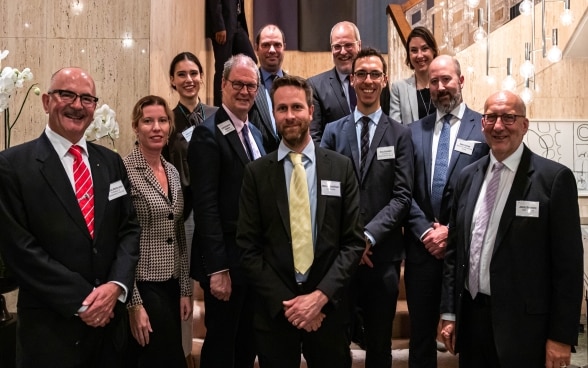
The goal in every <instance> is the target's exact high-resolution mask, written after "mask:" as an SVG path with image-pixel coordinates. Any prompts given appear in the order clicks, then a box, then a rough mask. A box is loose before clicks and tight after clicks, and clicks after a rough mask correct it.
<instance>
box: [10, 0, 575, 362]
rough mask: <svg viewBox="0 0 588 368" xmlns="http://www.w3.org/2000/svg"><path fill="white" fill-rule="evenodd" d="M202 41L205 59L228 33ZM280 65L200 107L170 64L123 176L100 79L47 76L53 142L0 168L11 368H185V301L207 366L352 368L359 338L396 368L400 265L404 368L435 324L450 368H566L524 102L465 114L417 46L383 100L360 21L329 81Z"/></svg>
mask: <svg viewBox="0 0 588 368" xmlns="http://www.w3.org/2000/svg"><path fill="white" fill-rule="evenodd" d="M228 3H231V4H233V5H235V3H236V4H237V7H238V9H236V10H235V11H237V10H238V11H239V12H240V11H241V10H240V7H241V6H242V2H240V1H237V2H235V1H232V2H231V1H228ZM239 15H241V13H239ZM232 26H236V27H237V29H240V28H241V30H243V27H242V26H243V24H242V23H239V22H237V24H236V25H235V24H233V25H232ZM227 27H228V26H227ZM244 30H246V27H245V28H244ZM223 31H224V34H223ZM211 32H214V33H211V35H212V36H211V37H214V42H216V43H218V45H216V46H215V57H216V55H217V52H220V51H219V50H220V48H221V46H222V45H223V44H224V43H226V42H227V29H223V28H219V29H213V30H212V31H211ZM229 33H230V32H229ZM230 34H231V35H232V33H230ZM223 41H224V42H223ZM214 42H213V44H214ZM285 46H286V42H285V35H284V33H283V32H282V31H281V30H280V29H279V28H278V27H277V26H275V25H267V26H264V27H262V29H260V30H259V32H258V34H257V36H256V38H255V44H254V47H253V49H254V50H255V52H256V54H257V59H258V60H259V63H260V66H259V67H258V65H257V62H256V60H254V59H253V58H251V57H249V56H247V55H244V54H242V53H239V54H236V55H233V56H230V57H228V58H227V60H226V61H225V62H224V63H223V64H222V70H221V72H220V75H219V86H218V91H217V90H216V88H215V104H216V105H217V106H218V107H213V106H208V105H205V104H203V103H202V102H201V100H200V98H199V96H198V94H199V90H200V87H201V83H202V80H203V68H202V65H201V63H200V61H199V60H198V58H197V57H196V56H195V55H193V54H192V53H190V52H183V53H180V54H178V55H177V56H176V57H175V58H174V59H173V60H172V62H171V65H170V70H169V77H170V85H171V87H172V88H173V89H174V90H176V91H177V93H178V95H179V102H178V105H177V106H176V107H175V109H174V110H173V111H172V110H171V109H170V108H169V107H168V105H167V102H166V101H165V100H164V99H162V98H161V97H158V96H146V97H143V98H141V99H140V100H139V101H138V102H137V103H136V104H135V106H134V108H133V112H132V118H131V126H132V129H133V132H134V134H135V138H136V146H135V148H134V149H133V151H132V152H131V153H130V154H129V155H128V156H127V157H125V158H124V159H121V158H120V157H119V156H118V155H117V154H116V153H113V152H112V151H110V150H108V149H106V148H103V147H101V146H98V145H96V144H93V143H89V142H86V141H85V139H84V132H85V130H86V128H87V127H88V125H89V124H90V123H91V121H92V117H93V112H94V110H95V108H96V103H97V101H98V98H97V97H95V96H96V90H95V84H94V81H93V79H92V77H91V76H90V75H89V74H88V73H87V72H86V71H84V70H82V69H80V68H75V67H68V68H63V69H60V70H59V71H57V72H56V73H55V74H54V75H53V76H52V78H51V81H50V84H49V88H48V90H47V92H46V93H44V94H43V97H42V100H43V106H44V109H45V111H46V112H47V114H48V123H47V125H46V127H45V130H44V132H43V133H42V134H41V136H40V137H39V138H38V139H35V140H33V141H31V142H28V143H25V144H22V145H20V146H16V147H14V148H11V149H8V150H5V151H3V152H0V181H1V182H2V185H1V186H0V222H2V223H3V224H6V229H7V231H5V234H4V236H3V240H2V241H0V251H1V252H2V256H3V258H4V260H5V262H6V263H7V265H8V266H9V267H10V269H11V270H12V272H13V274H14V276H15V277H16V279H17V280H18V282H19V285H20V292H19V301H18V309H19V310H18V318H19V319H18V338H17V344H18V348H17V352H18V358H17V359H18V366H19V367H38V366H48V367H118V366H120V367H122V366H125V367H127V366H129V367H130V366H137V367H161V366H170V367H185V366H186V361H185V354H184V351H183V349H182V332H181V331H182V321H186V320H189V318H190V316H191V314H192V282H191V279H194V280H197V281H198V282H199V283H200V286H201V287H202V290H203V292H204V302H205V307H206V315H205V325H206V328H207V333H206V338H205V340H204V343H203V346H202V351H201V361H200V366H201V367H204V368H207V367H213V368H217V367H253V365H254V361H255V359H256V357H257V359H258V361H259V364H260V366H261V367H292V368H294V367H299V366H300V360H301V354H302V355H303V356H304V357H305V359H306V361H307V364H308V365H309V367H350V366H351V354H350V348H349V345H350V342H351V339H352V333H353V332H354V330H361V331H362V334H361V335H362V346H363V347H364V348H365V350H366V361H365V365H366V367H390V366H391V365H392V351H391V337H392V336H391V334H392V325H393V320H394V315H395V310H396V302H397V297H398V288H399V286H398V283H399V279H400V272H401V263H402V262H403V261H404V267H405V282H406V293H407V301H408V307H409V314H410V323H411V331H410V352H409V355H410V356H409V366H410V367H412V368H420V367H423V368H424V367H436V359H437V352H436V348H437V345H436V339H437V335H438V326H439V323H440V319H441V320H442V329H441V336H442V340H443V344H444V345H445V346H446V348H447V349H448V350H449V351H450V352H451V353H459V360H460V366H461V367H476V368H477V367H512V366H531V367H543V366H546V367H563V366H566V365H568V364H570V354H571V350H572V347H573V345H575V344H576V343H577V328H578V322H579V320H578V319H579V315H580V305H581V297H582V272H583V271H582V252H583V249H582V240H581V234H580V222H579V211H578V202H577V194H576V193H577V192H576V186H575V180H574V176H573V174H572V172H571V171H570V170H569V169H568V168H566V167H564V166H562V165H560V164H558V163H555V162H552V161H549V160H547V159H544V158H541V157H539V156H537V155H536V154H534V153H532V152H531V151H530V150H529V149H528V148H527V147H526V146H525V145H524V144H523V137H524V135H525V133H526V132H527V130H528V127H529V121H528V119H527V117H526V109H525V105H524V103H523V102H522V100H521V99H520V98H519V97H518V96H516V95H514V94H512V93H511V92H507V91H500V92H497V93H494V94H492V95H491V96H489V97H488V99H487V100H486V103H485V105H484V112H483V114H480V113H477V112H475V111H472V110H471V109H470V108H468V107H467V105H466V104H465V103H464V101H463V96H462V93H461V92H462V87H463V83H464V76H463V75H462V74H461V67H460V64H459V62H458V61H457V60H456V59H455V58H453V57H450V56H447V55H439V51H438V48H437V44H436V42H435V39H434V37H433V36H432V34H431V33H430V32H429V31H428V30H427V29H426V28H423V27H416V28H415V29H414V30H413V31H412V32H411V33H410V35H409V37H408V40H407V44H406V51H407V59H406V63H407V65H408V66H409V67H410V68H411V69H413V70H414V74H413V76H411V77H410V78H408V79H404V80H399V81H395V82H393V83H391V85H389V84H388V82H389V81H388V77H387V74H386V73H387V69H386V68H387V67H386V62H385V60H384V58H383V56H382V54H381V53H380V52H379V51H377V50H375V49H373V48H369V47H368V48H363V47H362V45H361V39H360V34H359V30H358V29H357V27H356V26H355V25H354V24H353V23H350V22H341V23H338V24H336V25H335V26H334V27H333V29H332V31H331V50H332V55H333V64H334V67H333V69H332V70H329V71H327V72H324V73H321V74H318V75H316V76H314V77H311V78H309V79H308V80H307V79H304V78H302V77H298V76H293V75H288V74H287V73H285V72H284V71H283V70H282V62H283V58H284V54H283V52H284V50H285ZM223 47H224V46H223ZM217 48H219V50H217ZM231 54H234V50H233V51H231ZM217 61H218V60H217ZM215 65H216V66H215V68H216V70H217V73H218V66H219V65H218V62H217V63H216V64H215ZM216 79H217V77H216V76H215V85H216V82H217V81H216ZM388 91H389V92H390V93H386V92H388ZM217 92H218V93H219V96H218V97H219V100H218V101H217V96H216V93H217ZM383 92H384V93H383ZM355 315H360V316H361V317H362V318H360V319H356V318H355ZM38 341H42V342H43V343H42V344H39V343H38Z"/></svg>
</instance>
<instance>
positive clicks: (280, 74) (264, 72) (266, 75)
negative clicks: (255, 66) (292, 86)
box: [259, 68, 284, 82]
mask: <svg viewBox="0 0 588 368" xmlns="http://www.w3.org/2000/svg"><path fill="white" fill-rule="evenodd" d="M259 71H260V73H261V80H262V81H264V82H265V81H266V80H268V78H269V77H271V76H272V74H273V73H270V72H268V71H267V70H265V69H263V68H259ZM275 74H276V75H277V76H278V77H279V78H282V77H283V76H284V72H283V71H282V69H281V68H280V70H278V71H277V72H276V73H275Z"/></svg>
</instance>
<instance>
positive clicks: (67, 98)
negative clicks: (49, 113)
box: [47, 89, 98, 107]
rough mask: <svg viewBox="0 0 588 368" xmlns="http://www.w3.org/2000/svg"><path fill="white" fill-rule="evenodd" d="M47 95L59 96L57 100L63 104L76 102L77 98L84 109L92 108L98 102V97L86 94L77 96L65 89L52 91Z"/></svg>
mask: <svg viewBox="0 0 588 368" xmlns="http://www.w3.org/2000/svg"><path fill="white" fill-rule="evenodd" d="M47 93H48V94H50V95H51V94H54V93H56V94H57V95H59V99H60V100H61V101H63V102H65V103H66V104H72V103H74V102H76V100H77V99H78V97H79V98H80V102H81V103H82V106H84V107H94V106H96V103H97V102H98V97H95V96H92V95H87V94H83V95H78V94H77V93H75V92H72V91H68V90H66V89H54V90H52V91H48V92H47Z"/></svg>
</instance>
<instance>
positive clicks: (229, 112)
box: [223, 104, 249, 133]
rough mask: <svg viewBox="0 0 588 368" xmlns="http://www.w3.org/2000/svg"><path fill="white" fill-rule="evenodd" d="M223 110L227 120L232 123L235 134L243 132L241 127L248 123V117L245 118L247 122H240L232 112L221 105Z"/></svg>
mask: <svg viewBox="0 0 588 368" xmlns="http://www.w3.org/2000/svg"><path fill="white" fill-rule="evenodd" d="M223 109H225V111H226V112H227V115H229V119H231V121H232V122H233V125H234V126H235V129H236V130H237V133H241V130H243V125H245V123H248V122H249V117H248V118H247V120H245V121H241V119H239V118H238V117H237V115H235V114H233V112H232V111H231V110H229V108H228V107H227V105H225V104H223Z"/></svg>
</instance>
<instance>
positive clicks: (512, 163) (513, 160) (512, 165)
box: [490, 142, 525, 172]
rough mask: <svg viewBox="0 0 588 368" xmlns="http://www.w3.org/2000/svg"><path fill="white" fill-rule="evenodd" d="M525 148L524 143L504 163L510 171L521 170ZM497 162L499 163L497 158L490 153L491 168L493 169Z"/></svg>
mask: <svg viewBox="0 0 588 368" xmlns="http://www.w3.org/2000/svg"><path fill="white" fill-rule="evenodd" d="M524 147H525V145H524V144H523V142H521V144H519V147H518V148H517V149H516V151H514V152H513V153H512V154H511V155H510V156H508V157H507V158H505V159H504V160H503V161H502V163H503V164H504V166H506V167H507V168H508V169H509V170H510V171H512V172H516V171H517V169H518V168H519V164H520V163H521V157H523V149H524ZM496 162H498V160H497V159H496V157H494V155H493V154H492V151H490V167H492V166H493V165H494V164H495V163H496Z"/></svg>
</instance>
